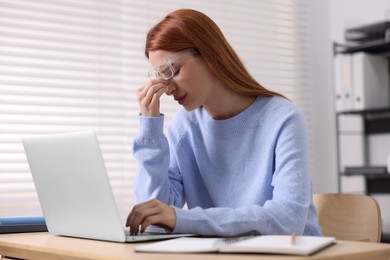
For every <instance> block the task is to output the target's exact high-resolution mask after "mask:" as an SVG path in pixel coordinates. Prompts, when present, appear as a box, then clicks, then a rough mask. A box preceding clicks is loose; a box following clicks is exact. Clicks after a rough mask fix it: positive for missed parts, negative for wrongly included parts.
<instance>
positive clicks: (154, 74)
mask: <svg viewBox="0 0 390 260" xmlns="http://www.w3.org/2000/svg"><path fill="white" fill-rule="evenodd" d="M188 54H191V55H197V54H199V52H198V51H197V50H195V49H192V48H191V49H186V50H183V51H180V52H178V53H175V54H173V55H171V56H168V57H166V58H165V59H164V60H163V62H162V64H161V65H159V66H157V67H155V68H153V69H151V70H149V71H148V77H149V79H151V80H154V79H158V78H162V79H164V80H170V79H172V78H173V77H174V76H175V74H176V70H175V68H174V67H173V64H172V62H173V61H175V60H176V59H178V57H180V58H183V57H185V56H187V55H188ZM167 69H168V72H169V73H164V71H166V70H167Z"/></svg>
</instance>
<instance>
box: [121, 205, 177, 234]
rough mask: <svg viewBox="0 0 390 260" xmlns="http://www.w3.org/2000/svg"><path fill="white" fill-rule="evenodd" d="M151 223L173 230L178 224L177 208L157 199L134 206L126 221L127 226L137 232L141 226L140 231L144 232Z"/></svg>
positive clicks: (134, 232) (133, 232)
mask: <svg viewBox="0 0 390 260" xmlns="http://www.w3.org/2000/svg"><path fill="white" fill-rule="evenodd" d="M150 225H156V226H160V227H164V228H169V229H171V230H173V229H174V228H175V225H176V213H175V210H174V209H173V208H172V207H170V206H168V205H167V204H165V203H163V202H161V201H159V200H157V199H152V200H149V201H147V202H144V203H140V204H138V205H136V206H134V207H133V209H132V210H131V212H130V214H129V216H128V217H127V221H126V227H130V233H131V234H137V233H138V232H139V227H140V226H141V230H140V232H141V233H143V232H144V231H145V229H146V228H147V227H148V226H150Z"/></svg>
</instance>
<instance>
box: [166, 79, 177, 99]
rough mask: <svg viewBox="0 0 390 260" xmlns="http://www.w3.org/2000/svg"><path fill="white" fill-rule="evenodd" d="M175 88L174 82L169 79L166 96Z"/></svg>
mask: <svg viewBox="0 0 390 260" xmlns="http://www.w3.org/2000/svg"><path fill="white" fill-rule="evenodd" d="M175 90H176V86H175V82H174V81H173V80H170V81H169V84H168V89H167V91H166V92H165V93H166V94H167V95H168V96H171V95H172V94H173V93H174V92H175Z"/></svg>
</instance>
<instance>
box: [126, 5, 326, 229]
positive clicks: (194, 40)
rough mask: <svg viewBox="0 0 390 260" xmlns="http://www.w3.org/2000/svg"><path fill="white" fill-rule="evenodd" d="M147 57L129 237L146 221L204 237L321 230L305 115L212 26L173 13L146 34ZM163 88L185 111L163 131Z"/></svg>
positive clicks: (193, 15)
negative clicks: (264, 81) (257, 76)
mask: <svg viewBox="0 0 390 260" xmlns="http://www.w3.org/2000/svg"><path fill="white" fill-rule="evenodd" d="M145 55H146V57H147V58H148V59H149V62H150V64H151V65H152V67H153V68H154V69H153V70H151V72H150V73H149V76H150V77H151V80H150V81H149V82H147V83H146V84H145V85H144V86H143V87H141V88H140V89H138V91H137V98H138V101H139V105H140V109H141V114H140V117H139V120H140V133H139V135H138V136H137V137H136V139H135V140H134V145H133V152H134V156H135V158H136V159H137V162H138V170H137V176H136V179H135V193H136V197H137V200H138V201H139V202H142V203H140V204H138V205H136V206H135V207H134V208H133V210H132V211H131V212H130V214H129V216H128V219H127V223H126V225H127V226H128V227H130V231H131V233H133V234H136V233H138V232H139V231H140V232H144V230H145V228H146V227H148V226H149V225H151V224H154V225H158V226H162V227H165V228H167V229H169V230H172V231H173V232H176V233H196V234H200V235H208V236H235V235H242V234H248V233H251V234H291V233H295V234H297V235H302V234H304V235H321V230H320V227H319V225H318V219H317V213H316V210H315V208H314V206H313V203H312V199H311V198H312V193H311V180H310V176H309V171H308V162H307V148H306V145H307V144H306V132H305V123H304V119H303V116H302V115H301V113H300V112H299V111H298V110H297V108H295V107H294V105H293V104H292V103H291V102H290V101H289V100H287V99H286V98H284V97H283V96H282V95H280V94H278V93H275V92H272V91H269V90H267V89H265V88H264V87H262V86H261V85H260V84H259V83H257V82H256V81H255V80H254V78H253V77H252V76H251V75H250V74H249V73H248V72H247V70H246V69H245V68H244V66H243V64H242V62H241V61H240V59H239V58H238V56H237V55H236V53H235V51H234V50H233V49H232V47H231V46H230V45H229V44H228V42H227V41H226V39H225V37H224V36H223V34H222V32H221V31H220V29H219V28H218V27H217V25H216V24H215V23H214V22H213V21H212V20H211V19H210V18H209V17H207V16H206V15H204V14H202V13H200V12H198V11H194V10H177V11H174V12H172V13H170V14H168V15H167V16H166V17H165V18H164V19H163V20H162V21H161V22H160V23H158V24H157V25H156V26H154V27H153V28H152V29H151V30H150V31H149V33H148V35H147V39H146V46H145ZM164 93H166V94H167V95H170V96H172V97H173V98H174V99H175V100H176V101H177V102H178V103H179V104H180V105H182V106H183V107H184V109H180V110H179V111H178V112H177V113H176V115H175V117H174V119H173V120H172V123H171V125H170V127H169V130H168V133H167V136H165V135H164V133H163V122H164V115H163V114H160V108H159V99H160V97H161V95H163V94H164ZM185 203H187V206H188V210H185V209H182V207H183V206H184V204H185Z"/></svg>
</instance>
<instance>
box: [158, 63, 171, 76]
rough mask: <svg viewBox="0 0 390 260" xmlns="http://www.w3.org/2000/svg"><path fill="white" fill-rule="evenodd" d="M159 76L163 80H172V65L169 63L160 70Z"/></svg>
mask: <svg viewBox="0 0 390 260" xmlns="http://www.w3.org/2000/svg"><path fill="white" fill-rule="evenodd" d="M159 74H160V76H161V77H162V78H163V79H167V80H168V79H171V78H172V77H173V74H174V72H173V67H172V65H171V64H169V63H168V64H167V65H166V66H165V67H164V68H162V69H161V70H160V73H159Z"/></svg>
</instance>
